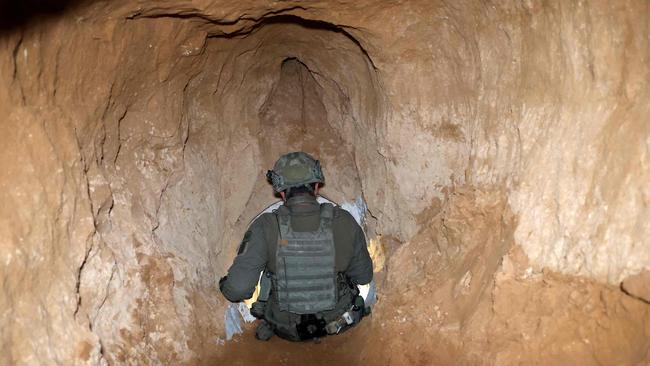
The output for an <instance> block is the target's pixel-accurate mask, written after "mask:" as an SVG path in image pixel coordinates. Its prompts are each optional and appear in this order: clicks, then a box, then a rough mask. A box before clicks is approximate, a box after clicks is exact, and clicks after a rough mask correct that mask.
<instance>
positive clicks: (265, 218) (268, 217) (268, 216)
mask: <svg viewBox="0 0 650 366" xmlns="http://www.w3.org/2000/svg"><path fill="white" fill-rule="evenodd" d="M273 222H275V214H274V213H272V212H265V213H263V214H261V215H259V216H258V217H257V218H255V220H253V222H252V223H251V225H250V227H251V229H252V228H256V227H264V226H267V225H270V224H272V223H273Z"/></svg>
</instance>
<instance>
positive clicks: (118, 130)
mask: <svg viewBox="0 0 650 366" xmlns="http://www.w3.org/2000/svg"><path fill="white" fill-rule="evenodd" d="M34 6H38V4H34ZM649 7H650V5H649V4H648V3H647V2H646V1H643V0H625V1H603V2H597V3H596V2H563V1H550V2H544V3H539V2H519V1H504V2H498V3H486V2H482V1H456V2H453V3H451V2H443V1H428V0H422V1H393V2H386V1H377V0H362V1H310V2H301V1H282V2H263V1H255V0H251V1H230V0H223V1H210V0H198V1H192V2H183V1H175V0H171V1H165V2H159V1H147V0H144V1H139V2H130V1H121V0H120V1H111V2H96V1H76V2H70V4H69V5H68V6H67V7H65V9H63V10H62V11H60V12H55V13H51V12H50V11H47V12H43V11H39V9H32V10H33V11H34V14H33V16H29V14H21V17H20V18H15V19H14V20H12V22H11V24H9V23H7V24H6V25H4V24H3V27H2V28H1V29H0V32H1V33H0V54H1V55H2V56H3V57H2V59H3V60H4V61H3V62H1V63H0V86H1V87H0V115H2V116H3V121H2V122H1V123H0V136H2V143H0V203H2V204H1V205H0V238H2V239H0V278H2V279H3V280H2V281H0V349H2V350H6V351H5V352H2V353H0V364H56V363H59V364H87V365H97V364H160V363H162V364H205V363H209V362H211V360H215V362H216V360H226V361H228V362H234V361H236V360H240V361H238V362H240V363H241V362H245V361H246V360H253V359H255V357H258V359H260V360H271V361H272V360H276V361H277V362H284V363H287V362H292V361H291V360H294V359H293V358H292V356H291V355H294V354H297V353H298V352H302V351H306V350H308V351H309V352H311V353H312V354H313V355H314V357H316V356H317V355H320V356H321V357H320V358H315V360H330V361H338V362H343V363H349V364H351V363H354V362H359V361H360V360H361V361H365V362H380V361H381V363H386V362H387V363H389V364H418V363H422V364H431V363H436V362H438V363H439V364H449V363H450V362H453V363H455V364H463V363H464V362H465V363H467V364H499V365H503V364H519V363H524V362H528V363H537V364H558V363H564V364H586V365H590V364H622V365H644V364H647V363H648V362H650V354H648V349H650V347H649V342H650V328H649V324H650V323H649V320H648V317H649V316H648V305H647V303H645V302H643V301H639V300H638V299H645V300H646V301H647V300H648V296H649V295H648V290H647V288H646V287H647V286H645V285H646V284H647V283H648V280H647V273H648V270H650V245H649V244H650V243H649V242H648V238H649V237H650V210H649V208H648V207H650V204H649V203H650V185H648V184H647V182H648V181H649V180H650V164H649V162H648V158H649V156H650V124H648V123H647V116H648V115H650V104H649V103H647V101H648V100H650V99H649V98H650V83H649V82H648V81H649V80H650V66H649V65H650V63H649V57H650V56H649V55H650V40H649V36H648V31H647V29H648V28H647V25H648V22H649V21H650V19H649V18H650V8H649ZM4 18H6V17H2V19H4ZM297 149H304V150H307V151H308V152H311V153H313V154H314V155H316V156H318V157H319V158H320V159H321V160H322V161H323V165H324V168H325V174H326V177H327V186H326V187H325V190H324V193H325V194H326V195H327V196H329V197H330V198H332V199H333V200H336V201H339V202H342V201H346V200H354V199H356V198H357V197H359V196H361V197H363V198H364V200H365V201H366V202H367V203H368V207H369V212H370V215H371V217H370V218H369V220H368V221H367V226H368V227H367V232H368V236H369V238H371V239H373V240H374V242H375V243H380V244H381V245H379V248H381V249H382V250H383V253H384V256H383V257H382V258H385V265H384V266H383V270H382V271H381V272H380V273H377V278H378V279H379V282H380V287H379V291H380V302H379V304H378V305H377V311H376V312H375V314H374V315H373V316H372V317H371V318H370V319H369V320H368V321H367V322H365V323H364V324H362V325H361V326H360V327H359V328H358V329H356V330H354V331H353V332H349V333H346V334H344V335H342V336H341V337H340V338H339V339H332V340H327V341H326V345H331V346H332V347H337V345H341V344H342V342H347V343H351V344H353V345H355V347H356V348H355V349H362V351H360V352H359V353H355V354H351V353H346V352H345V351H344V350H343V351H336V352H330V351H331V349H332V347H321V348H320V349H319V348H314V347H312V346H311V345H302V346H297V347H294V348H292V346H291V345H287V344H282V343H278V342H275V343H271V345H272V347H266V346H264V347H260V348H257V350H258V351H259V353H256V352H251V348H250V347H251V343H250V341H251V339H250V337H249V338H246V335H245V336H244V337H243V338H241V339H236V342H234V343H229V344H226V345H225V347H224V345H223V343H224V341H223V338H224V332H223V317H222V314H223V312H224V310H225V307H226V303H225V300H224V299H223V298H221V296H220V295H219V294H218V292H217V290H216V284H217V281H218V278H219V277H220V276H221V275H222V274H223V273H224V272H225V270H226V268H227V266H228V265H229V264H230V262H231V261H232V258H233V256H234V254H235V250H236V247H237V245H238V242H239V240H240V237H241V235H242V234H243V232H244V231H245V228H246V226H247V225H248V223H249V220H250V219H251V218H252V217H254V216H255V215H256V214H257V213H258V212H260V211H261V210H262V209H264V207H266V206H267V205H268V204H269V203H271V202H273V201H274V200H275V199H276V198H275V197H274V196H273V195H272V192H271V190H270V188H269V186H268V184H266V182H265V181H264V176H263V174H264V172H265V171H266V169H268V168H270V167H271V165H272V163H273V161H274V160H275V159H276V158H277V156H278V155H279V154H281V153H283V152H286V151H289V150H297ZM644 271H645V272H644ZM621 283H622V285H620V284H621ZM618 286H621V288H622V289H623V290H624V291H625V292H623V291H621V289H620V288H619V287H618ZM626 293H627V294H630V295H632V296H628V295H627V294H626ZM634 297H636V298H634ZM294 346H295V345H294ZM274 347H275V348H274ZM338 348H341V347H338ZM319 350H320V351H319ZM398 351H399V352H398ZM294 352H295V353H294ZM319 352H322V353H319ZM327 355H329V356H327ZM238 357H239V358H238ZM246 357H251V358H246ZM274 357H275V358H274ZM328 357H329V358H328ZM299 360H303V359H295V361H296V362H298V361H299ZM303 361H304V360H303ZM235 364H236V363H235Z"/></svg>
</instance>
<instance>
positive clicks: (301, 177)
mask: <svg viewBox="0 0 650 366" xmlns="http://www.w3.org/2000/svg"><path fill="white" fill-rule="evenodd" d="M266 178H267V179H268V181H269V182H270V183H271V184H273V189H274V190H275V191H276V192H282V191H285V190H287V189H289V188H293V187H301V186H304V185H308V184H310V183H325V176H324V175H323V171H322V170H321V167H320V162H319V161H318V160H316V159H314V158H313V157H312V156H311V155H309V154H307V153H304V152H302V151H299V152H292V153H288V154H286V155H282V156H281V157H280V159H278V161H277V162H276V163H275V165H274V166H273V170H269V171H268V172H267V173H266Z"/></svg>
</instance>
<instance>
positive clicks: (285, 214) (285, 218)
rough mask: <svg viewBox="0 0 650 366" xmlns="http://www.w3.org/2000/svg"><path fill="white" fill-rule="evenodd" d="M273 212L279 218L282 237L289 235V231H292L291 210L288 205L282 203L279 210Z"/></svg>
mask: <svg viewBox="0 0 650 366" xmlns="http://www.w3.org/2000/svg"><path fill="white" fill-rule="evenodd" d="M273 213H274V214H275V217H276V218H277V220H278V229H279V234H280V239H284V238H286V237H287V236H288V235H289V232H290V231H291V215H290V211H289V209H288V208H287V207H285V206H284V205H282V206H280V207H279V208H278V209H277V210H275V211H273Z"/></svg>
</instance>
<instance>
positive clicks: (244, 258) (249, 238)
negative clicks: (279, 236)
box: [219, 217, 268, 302]
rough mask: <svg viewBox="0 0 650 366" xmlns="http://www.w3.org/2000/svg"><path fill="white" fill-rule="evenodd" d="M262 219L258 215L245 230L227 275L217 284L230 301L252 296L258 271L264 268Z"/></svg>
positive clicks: (265, 244)
mask: <svg viewBox="0 0 650 366" xmlns="http://www.w3.org/2000/svg"><path fill="white" fill-rule="evenodd" d="M263 221H264V220H263V217H259V218H258V219H257V220H255V221H254V222H253V224H251V226H250V227H249V229H248V231H246V233H245V234H244V239H243V240H242V242H241V244H240V245H239V248H238V250H237V256H236V257H235V260H234V262H233V264H232V266H230V269H229V270H228V276H227V277H226V278H225V280H224V281H223V282H221V284H220V286H219V288H220V290H221V293H223V296H224V297H225V298H226V299H228V300H229V301H231V302H239V301H242V300H245V299H248V298H250V297H251V296H253V292H254V291H255V286H256V285H257V281H258V279H259V276H260V272H262V271H263V270H264V269H265V268H266V264H267V256H268V253H267V243H266V239H265V233H264V224H263Z"/></svg>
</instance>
